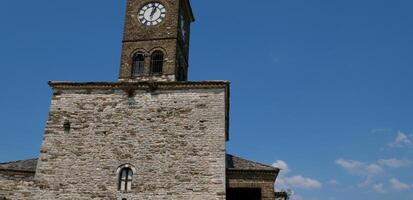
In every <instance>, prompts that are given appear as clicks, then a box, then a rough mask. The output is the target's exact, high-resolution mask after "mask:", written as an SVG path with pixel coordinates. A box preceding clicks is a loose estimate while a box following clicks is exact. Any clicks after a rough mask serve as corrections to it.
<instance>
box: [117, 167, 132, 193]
mask: <svg viewBox="0 0 413 200" xmlns="http://www.w3.org/2000/svg"><path fill="white" fill-rule="evenodd" d="M132 179H133V170H132V169H131V168H130V167H126V166H125V167H123V168H122V169H121V170H120V171H119V186H118V189H119V191H122V192H127V191H131V190H132Z"/></svg>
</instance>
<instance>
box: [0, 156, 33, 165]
mask: <svg viewBox="0 0 413 200" xmlns="http://www.w3.org/2000/svg"><path fill="white" fill-rule="evenodd" d="M38 159H39V158H31V159H23V160H12V161H7V162H0V165H7V164H12V163H18V162H23V161H31V160H38Z"/></svg>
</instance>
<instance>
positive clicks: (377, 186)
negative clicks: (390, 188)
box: [372, 183, 386, 193]
mask: <svg viewBox="0 0 413 200" xmlns="http://www.w3.org/2000/svg"><path fill="white" fill-rule="evenodd" d="M372 189H373V191H375V192H378V193H385V192H386V190H384V184H383V183H379V184H374V185H373V186H372Z"/></svg>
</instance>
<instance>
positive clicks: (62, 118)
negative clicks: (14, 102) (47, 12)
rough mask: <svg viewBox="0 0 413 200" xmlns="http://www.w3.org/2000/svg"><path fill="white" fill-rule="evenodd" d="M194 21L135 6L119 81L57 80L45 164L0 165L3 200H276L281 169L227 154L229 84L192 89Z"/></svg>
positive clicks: (152, 6) (183, 12) (148, 1)
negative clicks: (191, 37)
mask: <svg viewBox="0 0 413 200" xmlns="http://www.w3.org/2000/svg"><path fill="white" fill-rule="evenodd" d="M193 21H194V17H193V14H192V9H191V6H190V2H189V0H128V1H127V11H126V19H125V30H124V39H123V41H122V57H121V66H120V73H119V81H116V82H66V81H64V82H59V81H50V82H49V85H50V87H51V89H52V91H53V98H52V101H51V106H50V110H49V117H48V119H47V124H46V129H45V132H44V137H43V142H42V147H41V149H40V154H39V158H38V159H33V160H22V161H17V162H9V163H0V200H102V199H105V200H274V199H275V193H274V182H275V179H276V177H277V175H278V172H279V170H278V169H276V168H273V167H271V166H267V165H263V164H260V163H257V162H253V161H249V160H246V159H243V158H240V157H236V156H232V155H228V154H226V142H227V141H228V140H229V121H230V120H229V102H230V100H229V96H230V95H229V90H230V84H229V82H228V81H188V80H187V75H188V55H189V53H188V50H189V33H190V25H191V23H192V22H193ZM86 67H90V66H86ZM116 67H117V66H116ZM115 76H116V75H115Z"/></svg>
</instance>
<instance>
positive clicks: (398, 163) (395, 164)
mask: <svg viewBox="0 0 413 200" xmlns="http://www.w3.org/2000/svg"><path fill="white" fill-rule="evenodd" d="M378 163H379V164H380V165H382V166H386V167H390V168H400V167H407V166H410V165H411V164H412V161H410V160H398V159H395V158H392V159H381V160H379V161H378Z"/></svg>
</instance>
